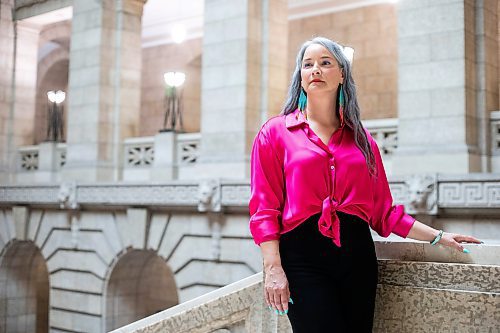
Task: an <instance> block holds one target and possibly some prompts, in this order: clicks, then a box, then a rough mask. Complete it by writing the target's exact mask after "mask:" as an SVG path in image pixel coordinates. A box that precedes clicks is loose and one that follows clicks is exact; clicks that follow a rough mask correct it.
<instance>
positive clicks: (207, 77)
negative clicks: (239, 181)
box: [196, 0, 288, 178]
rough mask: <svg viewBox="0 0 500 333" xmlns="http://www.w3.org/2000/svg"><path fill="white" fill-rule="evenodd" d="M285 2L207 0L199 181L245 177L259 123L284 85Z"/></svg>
mask: <svg viewBox="0 0 500 333" xmlns="http://www.w3.org/2000/svg"><path fill="white" fill-rule="evenodd" d="M287 29H288V17H287V1H286V0H274V1H270V0H255V1H250V0H217V1H215V0H205V17H204V35H203V60H202V96H201V100H202V101H201V146H200V159H199V162H198V165H197V167H198V168H199V172H197V173H196V174H197V177H200V178H208V177H224V178H248V177H249V176H250V168H249V156H250V152H251V148H252V143H253V140H254V137H255V135H256V133H257V131H258V130H259V128H260V126H261V125H262V123H263V122H264V121H265V120H266V119H267V118H269V117H270V116H272V115H276V114H278V113H279V111H280V107H281V105H282V103H283V100H284V98H285V93H286V89H287V85H288V76H287V68H286V65H287V63H286V61H285V59H287V44H288V41H287Z"/></svg>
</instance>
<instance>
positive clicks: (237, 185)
mask: <svg viewBox="0 0 500 333" xmlns="http://www.w3.org/2000/svg"><path fill="white" fill-rule="evenodd" d="M67 184H68V183H66V182H63V183H62V184H60V185H56V184H54V185H51V186H47V185H29V186H23V185H19V186H18V185H16V186H14V185H9V186H0V198H2V200H1V202H2V203H4V204H5V203H13V204H14V203H23V204H35V205H36V204H44V205H46V204H54V205H58V204H59V203H58V193H59V191H60V188H61V187H64V188H66V187H67ZM389 185H390V188H391V193H392V196H393V198H394V203H397V204H404V205H405V206H406V210H407V211H408V212H409V213H412V214H427V215H436V214H442V213H443V212H445V211H452V210H455V209H459V210H464V209H465V211H463V212H461V214H464V215H469V214H472V215H474V216H479V215H482V214H486V215H492V214H493V215H499V214H500V210H499V208H500V174H468V175H443V174H436V175H413V176H406V177H403V176H400V177H390V179H389ZM73 188H74V191H75V193H74V198H75V200H76V201H77V204H78V205H82V204H83V205H87V204H88V205H94V204H99V205H107V204H109V205H113V206H126V205H134V206H143V205H144V206H154V205H172V206H196V205H198V204H199V200H200V195H202V194H203V195H204V196H206V198H204V200H205V201H206V202H210V203H211V204H212V205H214V206H231V207H233V208H235V207H240V208H245V209H246V208H247V206H248V200H249V198H250V184H249V182H248V180H234V181H232V180H223V181H222V180H218V179H207V180H203V181H200V182H198V181H175V182H170V183H164V184H149V183H144V184H127V183H116V184H75V185H74V186H73ZM207 189H208V190H207Z"/></svg>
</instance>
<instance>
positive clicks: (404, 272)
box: [112, 242, 500, 333]
mask: <svg viewBox="0 0 500 333" xmlns="http://www.w3.org/2000/svg"><path fill="white" fill-rule="evenodd" d="M375 243H376V249H377V256H378V257H379V281H378V282H379V286H378V291H377V303H376V312H375V324H374V331H375V332H389V333H392V332H398V333H401V332H414V331H415V330H416V329H418V330H419V331H434V332H438V331H439V332H441V331H442V330H441V329H442V327H448V328H449V329H450V330H452V331H453V329H458V331H461V332H466V331H470V330H482V331H489V330H495V329H498V326H497V325H498V322H500V321H499V319H500V317H499V316H500V312H499V311H498V310H499V309H500V299H499V298H498V294H499V293H500V280H498V278H497V277H498V276H499V275H500V246H499V245H488V246H486V245H479V246H478V245H467V247H470V248H471V249H472V250H471V251H472V252H471V254H470V255H466V254H461V253H458V252H456V251H454V250H451V249H448V248H442V247H440V246H437V247H432V246H430V245H429V244H426V243H421V242H418V243H417V242H400V243H398V244H394V243H391V242H375ZM394 245H396V247H394ZM385 257H389V258H391V260H387V259H380V258H385ZM262 278H263V276H262V272H260V273H257V274H255V275H252V276H250V277H248V278H245V279H243V280H240V281H238V282H236V283H233V284H230V285H228V286H225V287H223V288H220V289H218V290H215V291H213V292H211V293H208V294H205V295H203V296H201V297H198V298H196V299H193V300H191V301H188V302H185V303H182V304H180V305H177V306H174V307H172V308H169V309H167V310H164V311H162V312H160V313H157V314H155V315H152V316H150V317H147V318H144V319H142V320H139V321H137V322H134V323H132V324H129V325H127V326H124V327H121V328H119V329H116V330H115V331H112V333H132V332H134V333H146V332H147V333H156V332H158V333H160V332H176V333H187V332H190V333H209V332H220V333H222V332H233V331H234V332H252V333H264V332H291V329H290V326H289V323H288V320H287V318H286V317H284V316H283V317H280V316H276V315H274V314H273V313H272V312H271V311H269V310H267V309H266V308H265V305H264V301H263V297H262V295H263V294H262V293H263V290H262Z"/></svg>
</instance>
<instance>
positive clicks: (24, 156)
mask: <svg viewBox="0 0 500 333" xmlns="http://www.w3.org/2000/svg"><path fill="white" fill-rule="evenodd" d="M38 155H39V150H38V146H25V147H21V148H19V150H18V167H17V169H18V171H19V172H32V171H36V170H38Z"/></svg>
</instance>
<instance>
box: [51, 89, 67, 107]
mask: <svg viewBox="0 0 500 333" xmlns="http://www.w3.org/2000/svg"><path fill="white" fill-rule="evenodd" d="M47 98H48V99H49V101H50V102H51V103H56V104H61V103H62V102H64V100H65V99H66V93H65V92H64V91H62V90H58V91H53V90H51V91H48V92H47Z"/></svg>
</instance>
